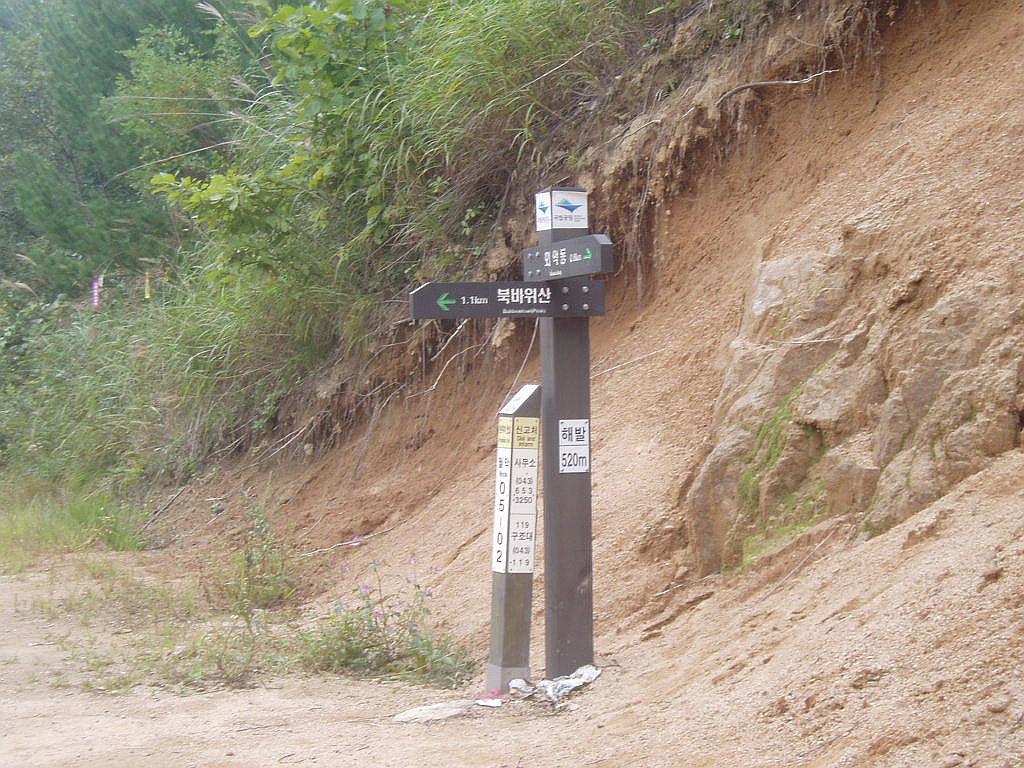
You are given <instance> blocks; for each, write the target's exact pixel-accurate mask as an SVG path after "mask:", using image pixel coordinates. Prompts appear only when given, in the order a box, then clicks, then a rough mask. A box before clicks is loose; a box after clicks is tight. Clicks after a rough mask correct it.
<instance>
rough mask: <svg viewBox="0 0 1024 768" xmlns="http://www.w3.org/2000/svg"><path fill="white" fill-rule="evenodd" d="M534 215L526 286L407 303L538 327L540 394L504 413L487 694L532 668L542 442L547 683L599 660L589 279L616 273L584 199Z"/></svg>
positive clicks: (556, 198) (430, 292) (434, 314)
mask: <svg viewBox="0 0 1024 768" xmlns="http://www.w3.org/2000/svg"><path fill="white" fill-rule="evenodd" d="M536 213H537V231H538V245H537V247H535V248H527V249H526V250H524V251H523V276H524V278H525V280H523V281H519V282H513V281H504V282H491V283H425V284H424V285H422V286H420V287H419V288H417V289H416V290H415V291H413V292H412V293H411V294H410V295H409V305H410V310H411V313H412V317H413V319H416V320H421V319H447V318H452V319H455V318H466V317H534V318H537V319H538V321H539V323H540V341H541V380H542V386H541V387H539V388H538V387H536V386H535V385H530V386H527V387H524V388H523V389H521V390H520V391H519V393H518V394H517V395H516V396H515V397H513V398H512V400H510V401H509V403H507V404H506V405H505V406H504V407H503V408H502V409H501V411H499V414H498V451H497V469H496V475H495V506H494V528H493V534H492V536H493V538H492V553H491V569H492V571H493V590H492V601H491V654H490V661H489V664H488V666H487V675H486V677H487V680H486V682H487V688H488V690H496V691H504V690H506V689H507V686H508V683H509V681H510V680H512V679H514V678H516V677H523V678H527V677H529V671H530V665H529V646H530V603H531V601H532V595H533V566H534V555H535V552H534V542H535V540H536V525H535V520H536V504H537V499H538V496H539V494H538V488H537V464H536V456H537V450H538V448H537V438H538V437H541V438H542V439H541V440H540V444H541V448H542V457H541V464H542V465H543V470H542V472H541V474H542V476H543V478H544V580H545V589H544V595H545V614H544V616H545V621H544V624H545V649H546V658H545V662H546V674H547V676H548V677H549V678H554V677H558V676H560V675H568V674H571V673H572V672H574V671H575V670H576V669H578V668H579V667H581V666H583V665H584V664H591V663H593V660H594V617H593V616H594V609H593V604H594V600H593V556H592V548H591V530H592V524H591V516H592V510H591V480H590V470H591V461H590V459H591V452H590V318H591V317H592V316H597V315H603V314H604V312H605V286H604V282H603V281H601V280H594V279H593V278H592V277H591V275H594V274H597V273H599V272H609V271H611V270H612V269H613V268H614V260H613V253H612V243H611V241H610V240H609V239H608V237H607V236H606V235H600V234H597V235H592V234H590V233H589V211H588V200H587V192H586V191H585V190H582V189H577V188H574V187H568V188H566V187H551V188H548V189H545V190H544V191H542V192H539V193H537V195H536ZM538 406H539V417H540V418H539V426H540V430H539V433H538V429H537V426H538V411H537V408H538ZM531 457H533V458H531ZM531 462H532V466H531ZM531 510H532V511H531Z"/></svg>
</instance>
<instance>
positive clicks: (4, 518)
mask: <svg viewBox="0 0 1024 768" xmlns="http://www.w3.org/2000/svg"><path fill="white" fill-rule="evenodd" d="M143 522H144V520H143V515H142V513H141V511H140V510H139V508H138V507H136V506H134V505H132V504H130V503H127V502H121V501H118V500H117V499H116V498H114V497H113V496H111V495H108V494H96V495H77V496H71V497H64V496H59V495H57V496H55V495H53V494H51V493H45V494H40V495H38V496H36V497H34V498H24V497H21V498H14V499H12V498H10V497H8V498H7V499H6V500H5V503H4V505H3V507H2V508H0V570H4V571H7V572H17V571H21V570H24V569H25V568H28V567H29V566H30V565H31V564H32V563H33V562H35V561H36V560H37V559H38V558H39V557H41V556H45V555H52V554H55V553H60V552H67V551H69V550H74V549H79V548H83V547H86V546H89V545H93V544H99V545H103V546H105V547H107V548H109V549H113V550H119V551H131V550H137V549H141V548H142V545H143V532H142V525H143Z"/></svg>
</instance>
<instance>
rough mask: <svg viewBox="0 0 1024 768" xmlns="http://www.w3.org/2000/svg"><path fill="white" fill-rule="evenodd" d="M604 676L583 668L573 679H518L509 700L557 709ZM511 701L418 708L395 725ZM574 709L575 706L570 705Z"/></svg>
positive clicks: (589, 667)
mask: <svg viewBox="0 0 1024 768" xmlns="http://www.w3.org/2000/svg"><path fill="white" fill-rule="evenodd" d="M600 676H601V670H600V669H598V668H597V667H595V666H594V665H593V664H584V665H583V666H582V667H580V668H579V669H577V670H576V671H575V672H573V673H572V674H571V675H563V676H562V677H556V678H555V679H554V680H541V681H539V682H536V683H530V682H527V681H526V680H523V679H522V678H516V679H515V680H512V681H511V682H510V683H509V684H508V691H509V696H510V697H511V698H513V699H520V700H525V699H536V700H537V701H544V702H549V703H551V704H553V705H555V706H556V707H561V706H562V704H563V702H564V701H565V699H567V698H568V697H569V694H571V693H572V692H573V691H575V690H577V689H578V688H582V687H583V686H584V685H589V684H590V683H592V682H594V681H595V680H597V678H598V677H600ZM509 700H510V699H508V698H496V697H493V696H488V697H486V698H481V699H475V700H471V701H466V700H460V701H442V702H439V703H437V704H427V705H426V706H423V707H415V708H414V709H408V710H406V711H405V712H400V713H399V714H397V715H395V716H394V718H393V719H394V721H395V722H396V723H431V722H435V721H437V720H447V719H448V718H451V717H459V716H460V715H465V714H467V713H468V712H469V710H470V709H472V707H473V705H474V704H475V705H477V706H481V707H492V708H497V707H500V706H501V705H502V704H505V703H506V702H508V701H509ZM570 706H572V705H570Z"/></svg>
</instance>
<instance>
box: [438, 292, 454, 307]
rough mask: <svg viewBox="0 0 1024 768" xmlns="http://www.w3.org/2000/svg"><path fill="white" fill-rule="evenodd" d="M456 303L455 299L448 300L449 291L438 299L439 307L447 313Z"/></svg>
mask: <svg viewBox="0 0 1024 768" xmlns="http://www.w3.org/2000/svg"><path fill="white" fill-rule="evenodd" d="M455 303H456V301H455V299H449V298H448V291H445V292H444V293H442V294H441V295H440V296H438V297H437V306H439V307H440V308H441V309H443V310H444V311H445V312H448V311H449V310H450V309H451V308H452V304H455Z"/></svg>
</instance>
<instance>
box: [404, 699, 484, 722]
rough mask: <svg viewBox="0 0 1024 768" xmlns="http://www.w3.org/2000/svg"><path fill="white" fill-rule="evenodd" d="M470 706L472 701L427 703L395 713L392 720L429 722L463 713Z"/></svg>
mask: <svg viewBox="0 0 1024 768" xmlns="http://www.w3.org/2000/svg"><path fill="white" fill-rule="evenodd" d="M472 706H473V702H472V701H465V700H463V701H442V702H439V703H438V704H427V705H426V706H423V707H415V708H414V709H407V710H406V711H405V712H400V713H399V714H397V715H395V716H394V718H393V720H394V721H395V722H396V723H431V722H434V721H436V720H447V719H448V718H450V717H458V716H459V715H464V714H466V713H467V712H469V710H470V708H471V707H472Z"/></svg>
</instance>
